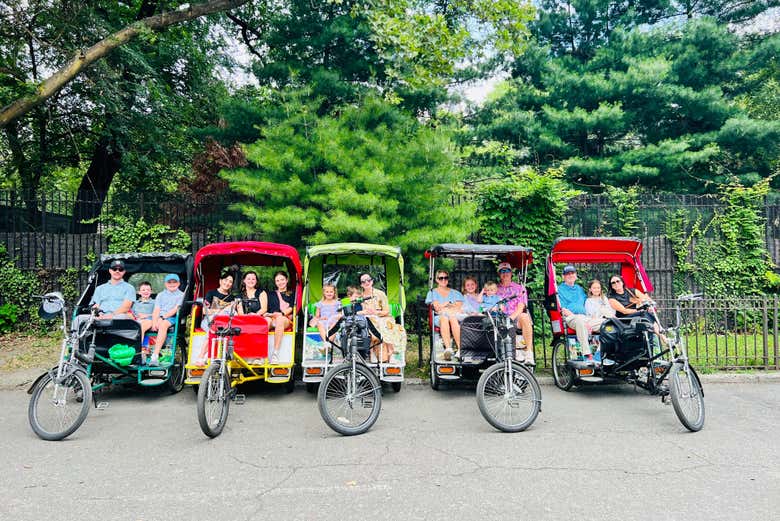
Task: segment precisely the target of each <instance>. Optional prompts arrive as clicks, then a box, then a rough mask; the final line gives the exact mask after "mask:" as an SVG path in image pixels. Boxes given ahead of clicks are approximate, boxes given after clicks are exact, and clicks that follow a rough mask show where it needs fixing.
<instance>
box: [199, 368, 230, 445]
mask: <svg viewBox="0 0 780 521" xmlns="http://www.w3.org/2000/svg"><path fill="white" fill-rule="evenodd" d="M221 367H222V362H221V361H220V360H213V361H212V362H211V364H210V365H209V366H208V367H207V368H206V371H205V372H204V373H203V377H202V378H201V380H200V386H199V387H198V405H197V407H198V422H199V423H200V428H201V430H202V431H203V434H205V435H206V436H208V437H209V438H216V437H217V436H219V435H220V434H221V433H222V429H224V428H225V423H227V417H228V411H229V410H230V376H229V375H228V371H225V372H224V373H222V372H221V371H220V368H221Z"/></svg>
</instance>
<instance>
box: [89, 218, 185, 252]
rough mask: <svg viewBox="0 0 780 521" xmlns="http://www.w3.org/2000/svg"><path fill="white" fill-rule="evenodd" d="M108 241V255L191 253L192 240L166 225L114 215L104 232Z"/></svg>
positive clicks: (183, 232)
mask: <svg viewBox="0 0 780 521" xmlns="http://www.w3.org/2000/svg"><path fill="white" fill-rule="evenodd" d="M103 235H104V236H105V237H106V238H107V239H108V253H127V252H137V253H145V252H160V251H170V252H182V253H186V252H189V251H190V245H191V243H192V240H191V239H190V236H189V234H188V233H187V232H185V231H183V230H173V229H171V228H170V227H169V226H167V225H165V224H148V223H147V222H146V221H144V220H143V219H139V220H137V221H135V222H133V220H132V219H130V218H129V217H125V216H122V215H113V216H111V217H110V218H109V220H108V225H107V226H106V228H105V229H104V230H103Z"/></svg>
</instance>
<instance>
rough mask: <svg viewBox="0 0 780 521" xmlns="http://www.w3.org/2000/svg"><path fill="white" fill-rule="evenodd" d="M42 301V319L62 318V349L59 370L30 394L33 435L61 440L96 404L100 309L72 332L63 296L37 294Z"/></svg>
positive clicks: (48, 374)
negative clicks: (93, 368) (93, 379)
mask: <svg viewBox="0 0 780 521" xmlns="http://www.w3.org/2000/svg"><path fill="white" fill-rule="evenodd" d="M35 297H36V298H40V299H41V300H42V303H41V308H40V310H39V314H40V315H41V318H44V319H52V318H54V317H55V316H57V315H61V316H62V326H61V329H62V333H63V339H62V346H61V348H60V359H59V363H58V364H57V366H56V367H54V368H52V369H51V370H49V371H48V372H46V373H44V374H42V375H41V376H40V377H38V379H37V380H36V381H35V382H34V383H33V385H32V386H30V389H29V390H28V391H27V392H28V394H30V395H31V396H30V404H29V406H28V409H27V417H28V420H29V422H30V427H32V430H33V432H35V434H37V435H38V437H39V438H41V439H44V440H48V441H57V440H62V439H64V438H67V437H68V436H70V435H71V434H73V433H74V432H76V430H77V429H78V428H79V427H80V426H81V424H82V423H84V420H86V418H87V415H88V414H89V406H90V403H91V402H92V384H91V383H90V378H89V376H88V374H89V366H90V365H92V362H93V361H94V359H95V334H96V332H97V330H96V329H95V327H94V325H95V324H96V323H97V322H98V321H99V319H98V318H97V316H98V314H99V313H100V310H99V309H98V308H92V309H91V312H90V314H89V315H88V318H87V320H86V322H84V323H81V324H79V326H78V328H77V329H75V330H71V331H68V329H67V317H66V306H65V300H64V298H63V297H62V294H60V293H47V294H46V295H36V296H35ZM90 333H91V334H92V338H91V340H90V343H89V348H88V351H87V352H86V353H84V352H82V351H81V349H80V348H79V345H80V343H81V340H82V339H83V338H84V337H86V336H87V335H89V334H90Z"/></svg>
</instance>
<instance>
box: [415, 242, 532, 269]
mask: <svg viewBox="0 0 780 521" xmlns="http://www.w3.org/2000/svg"><path fill="white" fill-rule="evenodd" d="M533 251H534V250H533V248H526V247H524V246H508V245H502V244H455V243H444V244H437V245H435V246H432V247H431V248H429V249H428V250H427V251H426V252H425V257H426V258H429V259H430V258H431V257H450V258H465V259H477V260H486V261H492V260H496V259H500V260H505V261H506V262H508V263H509V264H511V265H512V266H514V267H515V268H520V269H524V268H526V267H528V265H529V264H531V262H533Z"/></svg>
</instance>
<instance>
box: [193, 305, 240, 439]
mask: <svg viewBox="0 0 780 521" xmlns="http://www.w3.org/2000/svg"><path fill="white" fill-rule="evenodd" d="M238 302H239V300H238V299H236V300H234V301H233V303H232V304H231V305H230V310H229V313H228V322H227V325H226V326H224V327H217V328H216V329H215V330H214V335H215V336H216V338H215V339H214V340H213V344H212V346H211V353H212V354H213V355H214V357H213V358H211V362H210V363H209V366H208V367H207V368H206V370H205V371H204V373H203V376H202V377H201V380H200V385H199V386H198V399H197V404H196V408H197V412H198V423H200V428H201V430H202V431H203V434H205V435H206V436H208V437H209V438H216V437H217V436H219V435H220V434H221V433H222V430H223V429H224V428H225V424H226V423H227V418H228V412H229V411H230V402H231V400H233V399H234V398H235V397H236V388H235V387H234V386H233V383H232V381H231V377H230V366H229V362H230V361H231V360H232V359H233V348H234V341H233V338H234V337H235V336H237V335H240V334H241V328H238V327H233V325H232V324H233V317H234V316H235V312H236V305H237V304H238ZM212 320H213V319H212ZM210 326H211V322H209V327H210Z"/></svg>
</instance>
